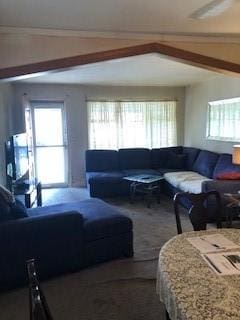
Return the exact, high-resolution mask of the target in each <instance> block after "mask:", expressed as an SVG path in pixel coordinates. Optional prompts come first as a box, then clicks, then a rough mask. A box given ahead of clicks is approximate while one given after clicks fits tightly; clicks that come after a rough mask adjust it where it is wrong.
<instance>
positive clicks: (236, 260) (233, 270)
mask: <svg viewBox="0 0 240 320" xmlns="http://www.w3.org/2000/svg"><path fill="white" fill-rule="evenodd" d="M202 257H203V259H204V260H205V261H206V262H207V264H208V265H209V266H210V268H211V269H212V270H214V271H215V272H216V273H217V274H218V275H222V276H224V275H233V274H240V251H236V252H219V253H207V254H202Z"/></svg>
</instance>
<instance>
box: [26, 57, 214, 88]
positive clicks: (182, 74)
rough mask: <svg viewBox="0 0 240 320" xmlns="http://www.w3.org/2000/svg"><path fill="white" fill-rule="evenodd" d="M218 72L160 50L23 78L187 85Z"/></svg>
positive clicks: (115, 83)
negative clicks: (170, 57) (187, 62)
mask: <svg viewBox="0 0 240 320" xmlns="http://www.w3.org/2000/svg"><path fill="white" fill-rule="evenodd" d="M217 76H219V74H218V73H215V72H211V71H207V70H205V69H201V68H197V67H193V66H189V65H186V64H183V63H180V62H175V61H172V60H169V59H166V58H165V57H162V56H161V55H160V54H157V53H151V54H145V55H140V56H135V57H128V58H121V59H115V60H109V61H105V62H99V63H93V64H88V65H84V66H79V67H75V68H72V69H70V70H67V71H59V72H57V71H55V72H51V73H45V74H43V75H39V76H37V75H35V76H34V77H31V78H29V79H24V80H21V82H29V83H58V84H84V85H128V86H129V85H130V86H186V85H190V84H194V83H197V82H201V81H206V80H208V79H212V78H214V77H217Z"/></svg>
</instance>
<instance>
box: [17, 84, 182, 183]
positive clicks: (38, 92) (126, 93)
mask: <svg viewBox="0 0 240 320" xmlns="http://www.w3.org/2000/svg"><path fill="white" fill-rule="evenodd" d="M24 93H26V94H27V95H28V99H30V100H31V99H45V100H48V99H49V100H51V99H59V100H64V101H65V105H66V116H67V129H68V142H69V181H70V184H71V185H75V186H77V185H84V184H85V150H86V149H87V148H88V128H87V122H88V121H87V107H86V100H87V99H106V98H108V99H130V100H131V99H132V100H133V99H134V98H136V99H157V98H159V99H163V98H169V99H177V100H178V111H177V121H178V144H183V142H184V134H183V133H184V104H185V89H184V88H181V87H176V88H170V87H104V86H80V85H75V86H74V85H37V84H34V85H31V84H16V85H15V94H16V105H15V106H16V113H15V114H17V115H18V117H17V118H16V122H15V131H18V132H20V131H23V130H24V128H23V124H22V121H21V116H20V113H21V112H22V107H21V104H22V103H21V101H22V96H23V94H24Z"/></svg>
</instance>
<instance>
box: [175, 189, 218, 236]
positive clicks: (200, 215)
mask: <svg viewBox="0 0 240 320" xmlns="http://www.w3.org/2000/svg"><path fill="white" fill-rule="evenodd" d="M211 197H215V199H216V204H214V207H215V213H216V218H217V221H216V222H217V228H221V227H222V217H221V197H220V194H219V192H217V191H208V192H203V193H197V194H195V193H189V192H178V193H176V194H175V196H174V199H173V203H174V212H175V217H176V224H177V231H178V234H181V233H182V225H181V220H180V214H179V205H181V204H182V203H183V201H185V202H186V201H188V202H189V204H190V208H189V211H188V213H189V218H190V221H191V223H192V225H193V230H194V231H199V230H206V228H207V218H208V200H209V198H211ZM211 208H212V206H211Z"/></svg>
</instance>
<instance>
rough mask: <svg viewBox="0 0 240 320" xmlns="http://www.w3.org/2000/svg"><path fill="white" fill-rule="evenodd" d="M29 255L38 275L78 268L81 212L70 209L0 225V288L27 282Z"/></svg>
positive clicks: (81, 240) (80, 242)
mask: <svg viewBox="0 0 240 320" xmlns="http://www.w3.org/2000/svg"><path fill="white" fill-rule="evenodd" d="M32 258H33V259H35V261H36V266H37V269H38V274H39V277H40V278H45V277H48V276H51V275H57V274H60V273H63V272H66V271H71V270H75V269H77V268H79V266H81V264H82V259H83V217H82V215H81V214H80V213H79V212H75V211H71V212H70V211H69V212H64V213H57V214H49V215H39V216H35V217H28V218H23V219H18V220H11V221H8V222H5V223H2V224H0V289H2V288H6V287H7V288H9V287H14V286H16V285H19V284H23V283H26V282H27V272H26V261H27V260H29V259H32Z"/></svg>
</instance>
